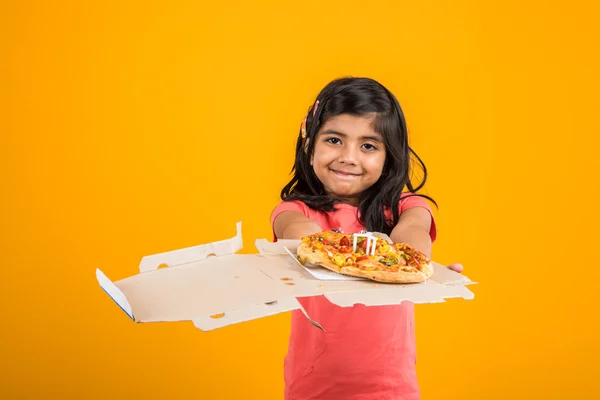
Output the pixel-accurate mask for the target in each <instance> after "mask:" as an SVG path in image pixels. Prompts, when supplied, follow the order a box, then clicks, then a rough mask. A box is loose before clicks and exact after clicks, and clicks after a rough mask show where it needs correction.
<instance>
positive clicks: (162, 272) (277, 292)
mask: <svg viewBox="0 0 600 400" xmlns="http://www.w3.org/2000/svg"><path fill="white" fill-rule="evenodd" d="M241 235H242V234H241V223H238V224H237V235H236V236H235V237H233V238H231V239H227V240H222V241H219V242H213V243H208V244H205V245H199V246H194V247H189V248H185V249H180V250H174V251H171V252H166V253H160V254H155V255H151V256H146V257H144V258H142V261H141V263H140V273H139V274H137V275H134V276H130V277H128V278H125V279H122V280H119V281H116V282H114V283H113V282H112V281H111V280H110V279H108V278H107V277H106V276H105V275H104V274H103V273H102V271H100V270H99V269H98V270H97V271H96V277H97V280H98V282H99V284H100V286H101V287H102V289H104V291H105V292H106V293H107V294H108V295H109V296H110V297H111V298H112V299H113V300H114V301H115V302H116V303H117V304H118V305H119V307H121V309H122V310H123V311H125V313H126V314H127V315H128V316H129V317H130V318H131V319H132V320H134V321H135V322H168V321H183V320H191V321H193V323H194V325H195V326H196V327H198V328H199V329H202V330H205V331H208V330H212V329H215V328H219V327H223V326H227V325H231V324H235V323H239V322H244V321H248V320H251V319H255V318H261V317H266V316H270V315H274V314H278V313H281V312H287V311H292V310H301V311H302V312H304V314H305V315H306V316H307V318H308V319H309V320H310V321H311V322H312V323H313V324H314V325H315V326H317V327H319V328H321V325H320V323H319V321H314V320H313V319H311V317H310V315H308V314H307V313H306V311H305V310H304V309H303V308H302V306H301V304H300V303H299V302H298V300H297V298H302V297H310V296H319V295H323V296H325V297H326V298H327V299H328V300H329V301H331V302H332V303H334V304H337V305H339V306H341V307H349V306H352V305H354V304H364V305H367V306H373V305H389V304H399V303H401V302H402V301H410V302H413V303H435V302H443V301H444V299H447V298H463V299H466V300H468V299H472V298H473V297H474V295H473V293H472V292H471V291H470V290H469V289H467V288H466V287H465V285H468V284H472V283H473V282H471V281H470V280H469V278H467V277H466V276H464V275H462V274H459V273H456V272H454V271H451V270H449V269H448V268H446V267H444V266H441V265H439V264H437V263H434V275H433V276H432V278H431V279H429V280H428V281H426V282H424V283H417V284H414V283H413V284H384V283H378V282H373V281H368V280H319V279H317V278H315V277H314V276H313V275H311V274H310V273H309V272H308V271H307V270H306V268H305V267H302V266H301V265H300V264H299V263H298V261H297V260H296V259H295V258H294V257H292V256H290V254H288V253H287V251H286V248H287V249H289V250H290V251H291V252H292V253H295V251H296V248H297V246H298V244H299V243H300V241H291V240H281V241H278V242H275V243H272V242H268V241H267V240H265V239H261V240H257V241H256V243H255V244H256V247H257V249H258V250H259V254H235V252H237V251H238V250H240V249H241V248H242V236H241ZM161 265H166V266H168V267H167V268H158V267H159V266H161ZM321 329H322V328H321Z"/></svg>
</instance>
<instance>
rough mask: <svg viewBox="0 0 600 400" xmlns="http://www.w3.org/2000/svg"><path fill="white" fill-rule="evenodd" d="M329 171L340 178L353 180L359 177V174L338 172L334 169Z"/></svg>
mask: <svg viewBox="0 0 600 400" xmlns="http://www.w3.org/2000/svg"><path fill="white" fill-rule="evenodd" d="M331 171H332V172H333V173H334V174H336V175H338V176H341V177H345V178H355V177H358V176H360V175H361V174H353V173H350V172H345V171H338V170H335V169H332V170H331Z"/></svg>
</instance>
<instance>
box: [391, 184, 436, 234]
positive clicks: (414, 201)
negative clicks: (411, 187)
mask: <svg viewBox="0 0 600 400" xmlns="http://www.w3.org/2000/svg"><path fill="white" fill-rule="evenodd" d="M406 195H410V193H406ZM413 207H422V208H424V209H426V210H427V211H429V215H431V229H430V230H429V236H430V237H431V241H432V242H435V239H436V237H437V226H436V223H435V217H434V216H433V210H432V209H431V206H430V205H429V203H428V202H427V200H426V199H424V198H423V197H420V196H410V197H406V196H405V194H403V195H402V196H401V197H400V210H399V211H400V214H402V212H403V211H406V210H408V209H410V208H413Z"/></svg>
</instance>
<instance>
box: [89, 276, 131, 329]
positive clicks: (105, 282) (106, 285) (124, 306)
mask: <svg viewBox="0 0 600 400" xmlns="http://www.w3.org/2000/svg"><path fill="white" fill-rule="evenodd" d="M96 279H97V280H98V283H99V284H100V287H101V288H102V290H104V291H105V292H106V294H107V295H108V296H109V297H110V298H111V299H113V301H114V302H115V303H117V305H118V306H119V307H121V310H123V311H125V314H127V315H128V316H129V318H131V319H132V320H134V321H135V318H134V317H133V310H132V309H131V305H130V304H129V302H128V301H127V297H125V294H124V293H123V292H122V291H121V290H120V289H119V288H118V287H117V286H116V285H115V284H114V283H113V282H112V281H111V280H110V279H108V277H107V276H106V275H104V272H102V271H100V270H99V269H98V268H96Z"/></svg>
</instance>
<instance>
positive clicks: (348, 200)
mask: <svg viewBox="0 0 600 400" xmlns="http://www.w3.org/2000/svg"><path fill="white" fill-rule="evenodd" d="M330 196H331V197H333V198H334V199H335V200H337V201H338V202H339V203H342V204H347V205H349V206H353V207H358V203H359V197H358V196H356V197H344V196H335V195H332V194H330Z"/></svg>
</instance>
